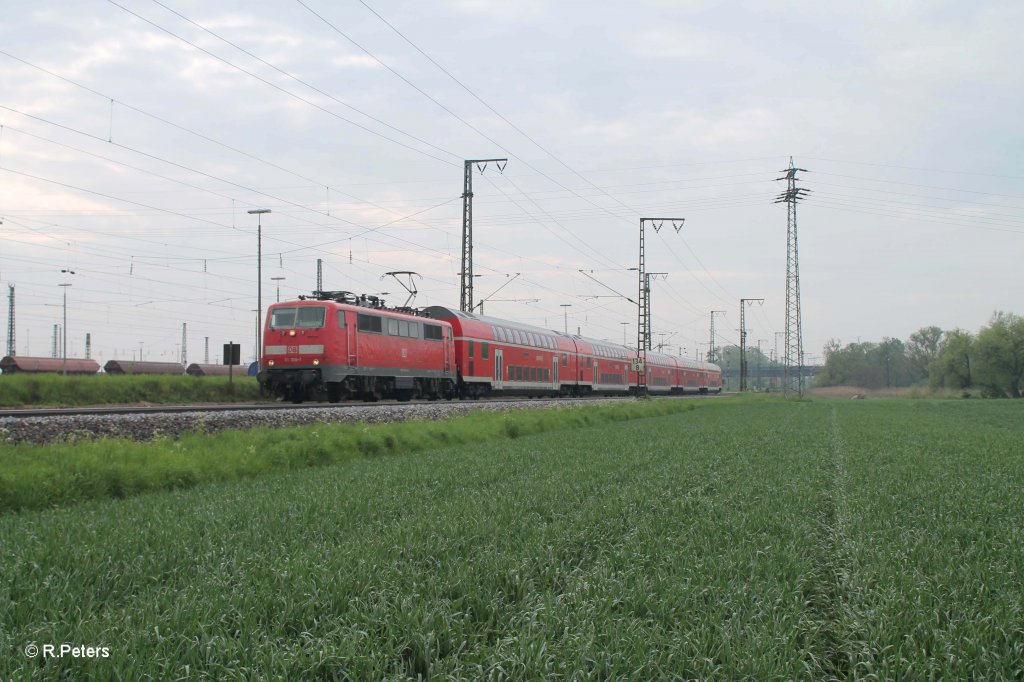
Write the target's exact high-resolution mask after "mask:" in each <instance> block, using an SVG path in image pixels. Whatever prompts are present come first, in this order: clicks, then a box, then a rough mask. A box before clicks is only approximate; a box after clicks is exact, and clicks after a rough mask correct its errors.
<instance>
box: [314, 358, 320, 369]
mask: <svg viewBox="0 0 1024 682" xmlns="http://www.w3.org/2000/svg"><path fill="white" fill-rule="evenodd" d="M319 364H320V359H319V358H313V366H314V367H315V366H317V365H319Z"/></svg>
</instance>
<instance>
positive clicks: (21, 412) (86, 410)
mask: <svg viewBox="0 0 1024 682" xmlns="http://www.w3.org/2000/svg"><path fill="white" fill-rule="evenodd" d="M709 397H715V394H700V395H679V396H659V399H689V398H709ZM631 399H632V397H627V396H593V397H588V398H525V397H524V398H484V399H481V400H461V401H459V400H453V401H450V402H451V403H452V404H462V405H474V404H480V405H483V404H486V405H503V404H522V403H527V404H532V405H538V404H549V403H559V404H568V403H569V402H570V401H572V402H580V401H583V402H586V401H599V400H631ZM446 402H448V401H443V400H435V401H431V400H410V401H407V402H394V401H388V402H377V403H368V402H344V403H317V402H305V403H302V404H299V405H293V404H292V403H288V402H273V403H200V404H190V405H91V406H85V407H27V408H8V409H0V419H5V418H13V419H25V418H29V417H81V416H89V415H96V416H102V415H147V414H178V413H188V412H258V411H265V410H330V409H340V408H362V409H372V408H375V407H378V408H380V407H396V406H397V407H401V406H403V405H443V404H445V403H446Z"/></svg>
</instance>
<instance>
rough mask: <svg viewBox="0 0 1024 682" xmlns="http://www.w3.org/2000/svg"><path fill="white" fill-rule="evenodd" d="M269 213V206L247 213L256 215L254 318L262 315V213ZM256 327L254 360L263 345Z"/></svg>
mask: <svg viewBox="0 0 1024 682" xmlns="http://www.w3.org/2000/svg"><path fill="white" fill-rule="evenodd" d="M264 213H270V209H269V208H253V209H250V210H249V215H254V214H255V216H256V319H257V320H258V319H259V318H260V317H262V315H263V214H264ZM262 331H263V330H262V329H260V328H259V327H257V329H256V362H257V363H258V362H259V360H260V351H261V350H262V346H263V338H262V336H263V335H262V333H261V332H262Z"/></svg>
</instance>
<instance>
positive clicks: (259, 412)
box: [0, 396, 703, 445]
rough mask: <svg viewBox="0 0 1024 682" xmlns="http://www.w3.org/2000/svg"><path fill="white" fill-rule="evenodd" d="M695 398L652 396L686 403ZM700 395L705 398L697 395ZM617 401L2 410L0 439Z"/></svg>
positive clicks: (143, 434)
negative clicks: (682, 400)
mask: <svg viewBox="0 0 1024 682" xmlns="http://www.w3.org/2000/svg"><path fill="white" fill-rule="evenodd" d="M692 397H696V396H686V397H685V398H683V397H681V396H680V397H678V398H658V399H659V400H671V399H690V398H692ZM702 397H703V396H702ZM625 399H626V398H621V397H589V398H500V399H499V398H495V399H488V400H452V401H446V400H435V401H428V400H425V401H409V402H400V403H399V402H379V403H362V402H357V403H335V404H331V403H327V404H324V403H304V404H302V405H292V404H291V403H270V404H267V403H259V404H251V403H247V404H234V405H132V406H124V405H121V406H94V407H88V408H81V407H75V408H47V409H22V410H4V411H0V442H3V443H8V444H16V443H26V444H36V445H46V444H51V443H61V442H64V443H66V442H74V441H78V440H83V439H85V440H91V439H95V438H104V437H109V438H127V439H130V440H136V441H147V440H153V439H155V438H178V437H181V436H183V435H186V434H190V433H216V432H218V431H224V430H245V429H252V428H281V427H289V426H310V425H316V424H330V423H344V422H348V423H363V424H370V423H383V422H393V421H405V420H438V419H445V418H448V417H454V416H459V415H464V414H468V413H471V412H474V411H477V410H491V411H504V410H514V409H529V408H540V409H544V408H549V407H561V406H570V405H582V404H596V403H600V402H610V401H622V400H625Z"/></svg>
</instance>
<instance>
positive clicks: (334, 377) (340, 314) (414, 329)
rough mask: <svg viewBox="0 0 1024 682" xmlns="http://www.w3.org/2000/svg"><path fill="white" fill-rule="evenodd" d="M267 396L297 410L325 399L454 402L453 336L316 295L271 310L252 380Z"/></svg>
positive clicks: (366, 301) (367, 305)
mask: <svg viewBox="0 0 1024 682" xmlns="http://www.w3.org/2000/svg"><path fill="white" fill-rule="evenodd" d="M257 379H258V381H259V383H260V386H261V387H262V388H263V390H264V391H266V392H268V393H270V394H271V395H275V396H278V397H281V398H284V399H286V400H291V401H292V402H294V403H301V402H302V401H304V400H306V399H308V398H313V397H321V396H325V397H326V398H327V400H328V401H330V402H332V403H336V402H338V401H340V400H342V399H346V398H362V399H364V400H370V401H374V400H379V399H380V398H395V399H397V400H409V399H411V398H414V397H426V398H431V399H436V398H440V397H445V398H451V397H453V396H454V394H455V386H456V369H455V346H454V343H453V338H452V328H451V325H449V324H448V323H446V322H442V321H439V320H430V319H426V318H425V317H422V316H419V315H417V314H416V311H413V310H404V311H403V310H394V309H388V308H385V307H384V305H383V301H381V300H380V299H378V298H377V297H375V296H356V295H355V294H352V293H350V292H347V291H320V292H316V293H315V295H314V297H313V298H311V299H305V298H300V300H298V301H292V302H289V303H276V304H274V305H272V306H270V310H269V311H268V314H267V322H266V327H265V329H264V332H263V358H262V362H261V363H260V372H259V374H258V375H257Z"/></svg>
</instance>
